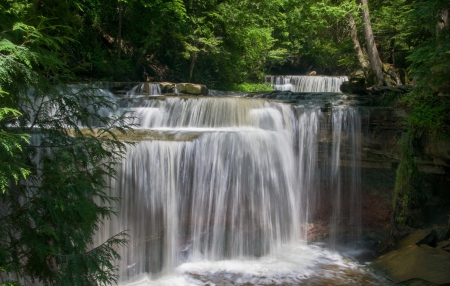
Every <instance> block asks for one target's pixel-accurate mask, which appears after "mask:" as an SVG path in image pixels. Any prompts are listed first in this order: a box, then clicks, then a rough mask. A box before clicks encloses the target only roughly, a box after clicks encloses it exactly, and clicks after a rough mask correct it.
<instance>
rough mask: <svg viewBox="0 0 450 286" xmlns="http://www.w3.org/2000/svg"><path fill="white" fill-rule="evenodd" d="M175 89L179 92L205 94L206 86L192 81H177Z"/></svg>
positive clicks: (206, 91) (206, 92)
mask: <svg viewBox="0 0 450 286" xmlns="http://www.w3.org/2000/svg"><path fill="white" fill-rule="evenodd" d="M177 89H178V92H179V93H187V94H193V95H207V94H208V88H207V87H206V86H205V85H203V84H194V83H178V84H177Z"/></svg>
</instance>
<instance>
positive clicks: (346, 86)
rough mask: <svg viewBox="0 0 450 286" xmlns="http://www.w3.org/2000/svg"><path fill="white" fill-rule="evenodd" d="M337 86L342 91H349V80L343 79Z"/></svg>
mask: <svg viewBox="0 0 450 286" xmlns="http://www.w3.org/2000/svg"><path fill="white" fill-rule="evenodd" d="M339 88H340V90H341V91H342V92H343V93H350V82H349V81H344V82H343V83H342V84H341V86H340V87H339Z"/></svg>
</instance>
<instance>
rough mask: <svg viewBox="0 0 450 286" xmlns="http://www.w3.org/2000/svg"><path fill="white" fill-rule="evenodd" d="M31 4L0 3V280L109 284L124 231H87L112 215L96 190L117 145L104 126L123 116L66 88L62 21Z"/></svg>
mask: <svg viewBox="0 0 450 286" xmlns="http://www.w3.org/2000/svg"><path fill="white" fill-rule="evenodd" d="M31 4H32V2H28V1H22V2H12V1H11V2H7V3H6V4H5V3H3V4H2V5H1V6H0V8H1V9H0V16H1V18H2V19H5V21H2V23H0V29H1V31H2V32H0V88H1V92H2V95H3V98H2V99H1V101H0V103H1V109H0V115H1V116H0V143H1V146H0V159H1V161H0V187H1V189H2V191H1V192H0V277H1V279H3V281H1V283H6V285H8V283H17V282H20V281H22V282H23V281H31V282H33V281H40V282H41V283H43V284H44V285H100V284H110V283H112V282H114V281H116V280H117V274H116V273H115V272H114V270H115V267H114V264H113V263H114V259H118V258H119V256H118V254H117V252H116V250H115V247H117V246H120V245H123V244H124V243H126V237H125V234H124V233H119V234H117V235H116V236H114V237H112V238H110V239H109V240H108V241H106V242H104V243H103V244H102V245H99V246H96V247H94V246H93V245H92V236H93V234H94V233H95V232H96V231H98V229H99V227H100V224H101V221H102V220H103V219H105V218H107V217H109V216H111V215H114V210H112V209H111V208H109V207H108V205H109V204H108V203H109V202H111V201H113V200H116V198H112V197H109V196H107V195H106V194H105V192H104V190H105V188H107V187H108V186H107V183H106V178H108V177H110V176H114V175H115V168H114V167H115V165H116V164H117V163H119V162H120V161H121V154H122V153H123V152H124V150H125V147H126V144H125V143H124V142H121V141H119V140H117V139H116V137H115V133H114V132H115V130H117V131H119V132H120V131H124V130H126V129H127V128H128V126H127V125H126V120H127V119H126V116H124V115H120V116H115V117H104V116H101V115H100V112H99V111H100V110H101V109H104V108H112V107H113V102H111V101H110V100H108V99H107V97H105V96H103V95H101V94H98V93H97V92H96V89H93V88H90V87H88V86H84V87H79V88H76V89H74V88H73V87H70V86H67V85H66V82H67V81H68V80H70V79H71V78H72V75H71V73H70V71H69V70H68V67H67V66H66V65H65V64H64V62H62V61H61V60H60V59H61V58H62V59H63V58H64V57H62V56H61V55H60V54H59V52H60V51H61V46H62V45H64V44H66V43H67V41H70V39H69V38H68V37H67V33H65V31H66V29H67V28H65V27H61V26H58V25H53V24H51V23H50V21H49V20H47V19H45V18H43V17H38V18H40V20H39V21H38V22H35V19H36V16H37V15H35V14H33V11H35V10H34V9H32V8H33V6H32V5H31ZM27 22H29V23H27ZM45 31H46V32H47V33H44V32H45ZM80 126H83V128H81V127H80ZM25 134H30V139H29V140H28V139H27V138H28V136H26V135H25ZM96 201H100V202H102V203H101V204H98V203H96ZM19 277H20V278H19ZM19 280H20V281H19Z"/></svg>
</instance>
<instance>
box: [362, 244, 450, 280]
mask: <svg viewBox="0 0 450 286" xmlns="http://www.w3.org/2000/svg"><path fill="white" fill-rule="evenodd" d="M370 266H371V267H372V268H373V269H374V270H375V271H376V272H378V273H379V274H381V275H383V276H385V277H386V278H388V279H390V280H392V281H394V282H396V283H400V282H404V281H408V280H411V279H421V280H425V281H429V282H432V283H435V284H438V285H441V284H447V283H450V271H449V269H450V253H449V252H446V251H443V250H441V249H437V248H432V247H430V246H427V245H424V246H417V245H409V246H405V247H403V248H401V249H398V250H393V251H391V252H389V253H387V254H385V255H382V256H380V257H379V258H378V259H377V260H375V261H373V262H372V263H371V264H370Z"/></svg>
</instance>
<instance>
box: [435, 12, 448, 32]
mask: <svg viewBox="0 0 450 286" xmlns="http://www.w3.org/2000/svg"><path fill="white" fill-rule="evenodd" d="M448 14H449V13H448V9H444V10H442V11H441V14H440V15H439V20H438V23H437V25H436V34H437V35H439V33H440V32H441V31H442V30H444V29H445V28H447V27H448V25H449V24H448V23H449V19H448V18H449V16H448Z"/></svg>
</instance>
